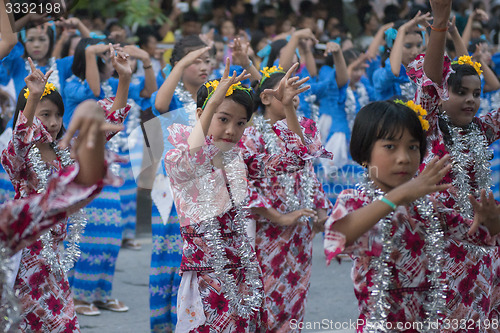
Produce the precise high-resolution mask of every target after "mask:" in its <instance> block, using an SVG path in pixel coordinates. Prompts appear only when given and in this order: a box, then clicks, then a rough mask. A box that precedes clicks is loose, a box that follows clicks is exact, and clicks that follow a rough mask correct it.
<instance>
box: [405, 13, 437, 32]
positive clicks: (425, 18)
mask: <svg viewBox="0 0 500 333" xmlns="http://www.w3.org/2000/svg"><path fill="white" fill-rule="evenodd" d="M431 20H432V16H431V14H430V13H425V14H422V13H421V12H420V10H419V11H418V12H417V14H416V15H415V16H414V17H413V18H412V19H411V20H410V21H408V22H406V23H405V24H403V26H405V27H406V29H409V28H413V27H416V28H417V29H419V30H421V31H423V30H425V28H427V27H428V26H430V23H429V22H430V21H431Z"/></svg>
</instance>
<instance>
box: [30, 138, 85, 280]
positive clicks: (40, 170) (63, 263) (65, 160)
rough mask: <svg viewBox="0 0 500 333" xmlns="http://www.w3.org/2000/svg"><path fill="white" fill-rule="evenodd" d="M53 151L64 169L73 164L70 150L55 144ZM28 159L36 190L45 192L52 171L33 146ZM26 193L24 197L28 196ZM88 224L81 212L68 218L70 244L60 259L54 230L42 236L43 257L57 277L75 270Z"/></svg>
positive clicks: (52, 144) (68, 240)
mask: <svg viewBox="0 0 500 333" xmlns="http://www.w3.org/2000/svg"><path fill="white" fill-rule="evenodd" d="M50 145H51V147H52V149H54V151H55V153H56V155H57V157H58V158H59V160H60V161H61V164H62V167H63V168H64V167H67V166H68V165H71V164H73V160H72V159H71V157H70V153H69V149H64V150H62V149H59V148H58V147H57V145H56V144H55V143H51V144H50ZM28 159H29V163H30V167H31V169H32V170H33V171H34V172H35V173H36V175H37V177H38V187H37V189H36V191H37V193H41V192H43V191H45V188H46V187H47V181H48V178H49V176H50V174H51V170H50V169H49V167H47V164H46V162H44V161H43V160H42V155H41V154H40V150H39V149H38V148H37V147H36V145H33V146H32V147H31V149H30V151H29V153H28ZM26 195H27V193H24V195H23V196H26ZM86 224H87V219H86V217H85V214H84V213H83V212H82V211H81V210H80V211H79V212H76V213H74V214H72V215H71V216H70V217H69V218H68V225H69V231H68V235H67V236H66V240H67V242H68V247H67V249H66V251H65V252H64V253H63V254H61V256H60V258H58V256H57V254H56V252H55V251H56V249H57V244H54V243H55V241H54V237H53V235H52V229H50V230H49V231H47V232H46V233H44V234H43V235H42V236H40V240H41V241H42V245H43V248H42V250H41V252H40V253H41V255H42V257H43V258H45V260H46V262H47V265H48V266H49V267H50V268H51V271H52V273H54V275H56V276H57V277H61V276H62V275H64V273H66V272H67V271H69V270H70V269H71V268H73V266H74V264H75V262H76V260H78V258H79V257H80V249H79V246H78V243H79V241H80V238H81V234H82V232H83V230H84V228H85V225H86Z"/></svg>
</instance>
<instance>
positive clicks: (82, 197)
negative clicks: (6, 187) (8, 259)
mask: <svg viewBox="0 0 500 333" xmlns="http://www.w3.org/2000/svg"><path fill="white" fill-rule="evenodd" d="M114 161H117V157H116V155H112V154H108V156H107V157H106V164H108V165H109V164H110V163H112V162H114ZM78 172H79V164H78V163H74V164H72V165H71V166H69V167H67V168H65V169H62V170H61V171H59V172H58V173H57V174H54V175H53V176H52V177H51V178H50V179H49V182H48V184H47V189H46V191H45V192H43V193H40V194H32V195H30V196H29V197H27V198H23V199H18V200H13V201H7V202H5V203H3V204H2V205H1V206H0V240H1V241H2V243H3V244H2V246H5V247H7V248H9V249H10V250H12V251H13V253H15V252H17V251H18V250H19V249H21V248H23V247H25V246H27V245H29V244H30V242H32V241H34V240H36V239H37V238H38V236H39V235H40V234H41V233H43V232H44V231H45V230H47V229H48V228H50V227H52V226H53V225H54V224H56V223H58V222H60V221H61V219H64V218H66V217H68V216H69V215H71V214H73V213H74V212H76V211H78V210H79V209H80V208H82V207H84V206H86V205H87V204H88V203H89V202H90V201H91V200H92V199H93V198H94V197H95V196H97V194H99V192H100V191H101V189H102V187H103V186H104V185H113V186H119V185H120V184H121V181H120V179H119V178H118V177H116V176H114V175H113V173H112V172H107V174H106V176H105V178H104V179H103V180H101V181H100V182H99V183H97V184H95V185H92V186H88V187H87V186H82V185H79V184H77V183H75V182H74V179H75V177H76V176H77V175H78Z"/></svg>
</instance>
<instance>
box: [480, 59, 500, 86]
mask: <svg viewBox="0 0 500 333" xmlns="http://www.w3.org/2000/svg"><path fill="white" fill-rule="evenodd" d="M481 69H482V70H483V75H484V82H485V85H484V91H485V92H488V91H495V90H498V89H500V82H499V81H498V77H497V76H496V75H495V73H494V72H493V71H492V70H491V68H490V66H488V64H485V63H483V62H482V61H481Z"/></svg>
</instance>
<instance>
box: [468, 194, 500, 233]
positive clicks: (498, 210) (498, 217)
mask: <svg viewBox="0 0 500 333" xmlns="http://www.w3.org/2000/svg"><path fill="white" fill-rule="evenodd" d="M469 200H470V202H471V204H472V207H473V208H474V222H473V223H472V225H471V227H470V229H469V232H468V234H469V235H472V234H474V233H475V232H476V231H477V229H478V228H479V225H481V224H482V225H484V226H485V227H486V228H488V231H489V232H490V234H491V235H492V236H493V235H496V234H497V233H498V232H499V231H500V205H497V203H496V201H495V198H494V197H493V192H491V191H490V193H489V195H488V197H486V190H484V189H483V190H481V200H480V201H477V200H476V198H474V196H472V195H469Z"/></svg>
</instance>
